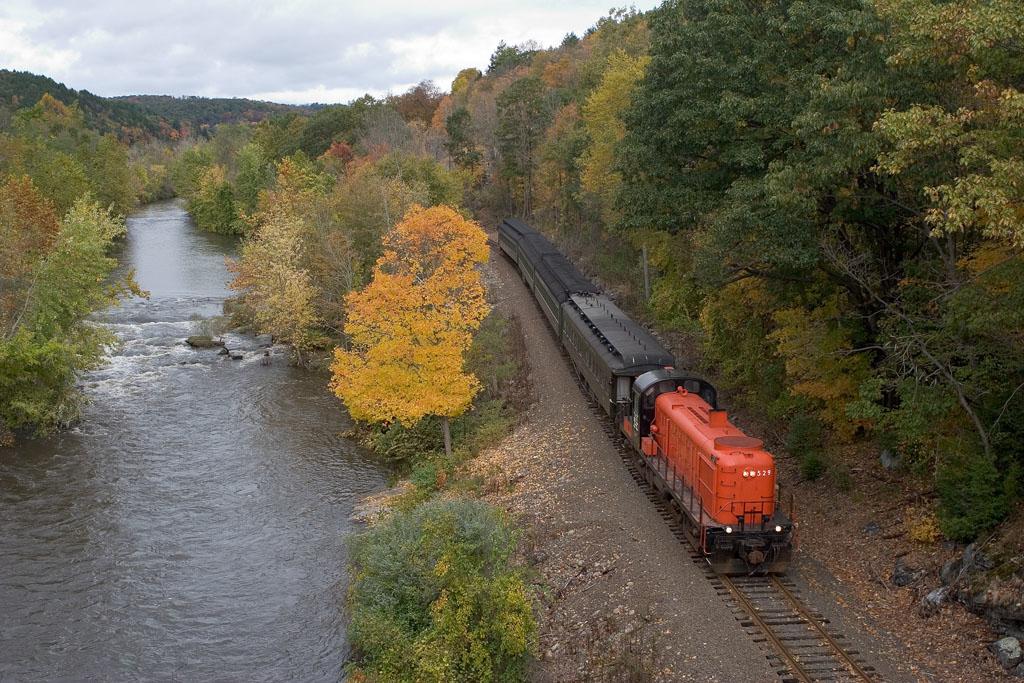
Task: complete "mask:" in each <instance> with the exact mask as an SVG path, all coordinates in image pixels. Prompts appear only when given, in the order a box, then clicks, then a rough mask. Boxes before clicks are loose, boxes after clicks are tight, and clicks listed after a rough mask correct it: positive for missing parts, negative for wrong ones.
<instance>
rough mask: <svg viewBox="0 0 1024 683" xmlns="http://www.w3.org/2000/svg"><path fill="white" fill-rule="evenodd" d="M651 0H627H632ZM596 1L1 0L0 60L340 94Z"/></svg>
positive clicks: (552, 34) (267, 94)
mask: <svg viewBox="0 0 1024 683" xmlns="http://www.w3.org/2000/svg"><path fill="white" fill-rule="evenodd" d="M655 4H656V0H645V1H644V2H640V3H639V4H638V7H639V8H640V9H647V8H649V7H652V6H654V5H655ZM607 9H608V0H561V1H560V0H520V1H519V2H516V1H514V0H497V1H495V2H486V3H483V2H479V1H470V0H451V1H448V2H441V3H430V2H412V1H404V2H403V1H400V0H354V1H352V2H345V3H341V2H334V1H331V0H290V1H286V0H277V1H275V2H270V1H268V0H258V1H257V0H251V1H246V0H208V1H207V2H204V3H195V2H190V1H189V0H159V2H157V1H152V0H150V1H144V0H138V1H136V2H134V3H131V4H129V3H126V2H122V1H120V0H91V1H90V2H88V3H84V2H78V1H77V0H3V4H2V5H0V67H6V68H17V69H23V70H28V71H34V72H36V73H43V74H46V75H49V76H52V77H54V78H57V79H58V80H63V81H64V82H65V83H67V85H69V86H71V87H75V88H80V89H82V88H84V89H88V90H91V91H92V92H95V93H98V94H101V95H122V94H132V93H157V94H171V95H187V94H198V95H216V96H227V97H258V98H260V99H273V100H279V101H286V102H307V101H320V102H337V101H347V100H350V99H352V98H353V97H358V96H360V95H362V94H364V93H367V92H369V93H371V94H374V95H380V94H385V93H388V92H401V91H403V90H404V89H406V88H407V87H408V86H409V84H411V83H417V82H419V81H421V80H424V79H433V80H435V81H436V82H437V83H438V85H440V86H441V87H442V88H447V87H448V86H449V85H450V83H451V79H452V78H453V77H454V75H455V73H457V72H458V71H459V70H460V69H463V68H465V67H470V66H475V67H478V68H484V67H485V66H486V65H487V61H488V58H489V57H490V54H491V52H493V50H494V48H495V46H496V45H497V44H498V42H499V41H500V40H504V41H506V42H508V43H513V44H515V43H521V42H524V41H526V40H530V39H532V40H536V41H537V42H538V43H540V44H542V45H551V44H556V43H558V42H560V41H561V39H562V37H563V36H564V35H565V34H566V33H568V32H570V31H575V32H577V33H581V32H582V31H584V30H585V29H586V28H587V27H589V26H591V25H593V24H594V23H595V22H596V21H597V20H598V19H599V18H600V17H601V16H602V15H604V14H605V13H606V12H607Z"/></svg>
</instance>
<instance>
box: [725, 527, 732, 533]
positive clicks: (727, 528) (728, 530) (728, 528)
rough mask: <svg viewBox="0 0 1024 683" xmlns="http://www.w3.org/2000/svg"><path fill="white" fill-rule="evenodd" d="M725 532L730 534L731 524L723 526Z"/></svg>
mask: <svg viewBox="0 0 1024 683" xmlns="http://www.w3.org/2000/svg"><path fill="white" fill-rule="evenodd" d="M725 533H727V534H731V533H732V527H731V526H727V527H725Z"/></svg>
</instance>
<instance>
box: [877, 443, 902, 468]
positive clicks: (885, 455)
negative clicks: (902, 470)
mask: <svg viewBox="0 0 1024 683" xmlns="http://www.w3.org/2000/svg"><path fill="white" fill-rule="evenodd" d="M878 461H879V462H880V463H882V467H884V468H885V469H887V470H895V469H897V468H899V466H900V465H902V464H903V458H902V457H900V455H899V453H894V452H893V451H891V450H889V449H888V448H883V449H882V452H881V453H879V454H878Z"/></svg>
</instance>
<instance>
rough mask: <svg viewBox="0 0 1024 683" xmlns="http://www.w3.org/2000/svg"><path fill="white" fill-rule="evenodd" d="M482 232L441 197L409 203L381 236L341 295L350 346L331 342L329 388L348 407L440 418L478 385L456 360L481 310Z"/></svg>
mask: <svg viewBox="0 0 1024 683" xmlns="http://www.w3.org/2000/svg"><path fill="white" fill-rule="evenodd" d="M487 257H488V247H487V235H486V234H485V233H484V231H483V229H482V228H481V227H480V226H479V225H478V224H477V223H476V222H474V221H471V220H467V219H466V218H463V217H462V216H461V215H460V214H459V213H458V212H457V211H455V210H454V209H452V208H449V207H447V206H434V207H431V208H423V207H422V206H419V205H414V206H413V207H412V208H410V209H409V211H408V212H407V213H406V214H405V216H404V217H403V218H402V220H401V222H399V223H398V224H397V225H396V226H395V227H394V228H393V229H392V230H391V231H390V232H389V233H388V234H387V235H386V236H385V238H384V253H383V255H382V256H381V257H380V258H379V259H378V260H377V264H376V266H375V267H374V270H373V279H372V281H371V282H370V283H369V284H368V285H367V286H366V287H365V288H364V289H362V290H359V291H354V292H351V293H350V294H349V295H348V296H347V297H346V306H347V310H348V317H347V320H346V322H345V334H346V336H347V337H348V341H349V348H347V349H342V348H338V349H335V351H334V363H333V364H332V365H331V371H332V379H331V390H332V391H334V393H335V395H337V396H338V398H340V399H341V400H342V401H344V402H345V405H346V407H347V408H348V410H349V413H350V414H351V415H352V417H354V418H356V419H357V420H364V421H367V422H383V423H390V422H396V421H397V422H400V423H402V424H404V425H406V426H409V425H413V424H415V423H416V422H419V420H421V419H422V418H424V417H426V416H428V415H436V416H438V417H440V418H441V425H442V435H443V437H444V447H445V453H447V454H449V455H450V454H451V430H450V427H449V419H450V418H452V417H456V416H458V415H461V414H462V413H463V412H464V411H465V410H466V409H467V408H468V407H469V405H470V403H471V402H472V400H473V397H474V396H475V395H476V393H477V391H478V390H479V388H480V383H479V382H478V381H477V378H476V377H474V376H473V375H472V374H471V373H467V372H466V371H465V368H464V362H465V353H466V351H467V350H468V349H469V346H470V344H471V343H472V341H473V333H474V332H475V331H476V330H477V328H479V327H480V323H481V322H482V321H483V319H484V317H485V316H486V315H487V313H488V312H489V310H490V307H489V306H488V304H487V299H486V296H485V292H484V285H483V281H482V280H481V277H480V269H479V266H480V265H481V264H483V263H484V262H485V261H486V260H487Z"/></svg>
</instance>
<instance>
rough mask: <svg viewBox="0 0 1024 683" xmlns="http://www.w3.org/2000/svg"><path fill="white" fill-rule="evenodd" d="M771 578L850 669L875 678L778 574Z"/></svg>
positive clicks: (865, 679) (861, 676) (861, 677)
mask: <svg viewBox="0 0 1024 683" xmlns="http://www.w3.org/2000/svg"><path fill="white" fill-rule="evenodd" d="M770 578H771V581H772V585H773V586H775V588H777V589H778V590H779V592H781V593H782V594H783V595H784V596H785V597H786V600H787V601H788V602H789V604H790V605H792V606H793V608H794V609H795V610H796V611H797V613H798V614H799V615H800V616H801V617H803V619H804V621H806V622H807V623H808V624H810V625H811V626H812V627H813V628H814V630H815V631H817V632H818V635H820V636H821V638H822V640H824V641H825V642H826V643H828V645H829V647H831V648H832V649H833V650H834V651H835V653H836V654H837V655H839V658H840V659H842V660H843V663H844V664H846V666H847V667H849V668H850V671H851V672H852V673H853V674H854V675H855V676H857V677H858V678H860V679H861V680H863V681H873V680H875V679H874V677H873V676H871V675H870V674H868V672H867V671H865V670H864V668H863V667H861V665H860V664H858V663H857V661H856V660H855V659H854V658H853V657H851V656H850V655H849V653H847V652H846V650H845V649H843V647H842V646H841V645H840V644H839V643H837V642H836V640H835V638H833V637H832V636H831V635H830V634H829V632H828V630H827V629H826V628H825V627H824V626H822V625H821V624H820V623H819V622H818V620H817V619H815V618H814V615H812V614H810V613H809V612H808V611H807V608H806V607H805V606H804V604H803V602H801V601H800V599H799V598H798V597H797V596H795V595H793V592H792V591H791V590H789V588H787V587H786V585H785V584H783V583H782V582H781V581H779V578H778V577H777V576H774V575H773V576H771V577H770Z"/></svg>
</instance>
